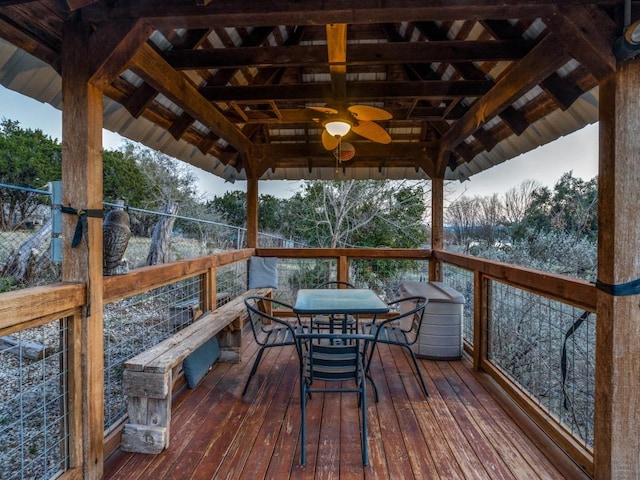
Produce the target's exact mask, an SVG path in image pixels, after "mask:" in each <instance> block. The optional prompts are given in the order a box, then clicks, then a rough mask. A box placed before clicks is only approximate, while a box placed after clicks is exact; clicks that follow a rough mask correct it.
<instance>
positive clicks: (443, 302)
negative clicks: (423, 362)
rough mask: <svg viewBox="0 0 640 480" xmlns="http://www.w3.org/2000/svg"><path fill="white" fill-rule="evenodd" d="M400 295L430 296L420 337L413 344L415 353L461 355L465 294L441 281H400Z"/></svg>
mask: <svg viewBox="0 0 640 480" xmlns="http://www.w3.org/2000/svg"><path fill="white" fill-rule="evenodd" d="M400 295H401V296H422V297H426V298H427V299H429V303H427V307H426V308H425V311H424V318H423V319H422V327H421V329H420V338H419V339H418V341H417V342H416V344H415V345H414V346H413V348H414V353H415V354H416V356H418V357H422V358H428V359H432V360H458V359H460V358H461V357H462V345H463V344H462V313H463V308H464V303H465V299H464V296H463V295H462V294H461V293H460V292H458V291H457V290H455V289H453V288H451V287H449V286H447V285H445V284H443V283H442V282H402V283H401V284H400Z"/></svg>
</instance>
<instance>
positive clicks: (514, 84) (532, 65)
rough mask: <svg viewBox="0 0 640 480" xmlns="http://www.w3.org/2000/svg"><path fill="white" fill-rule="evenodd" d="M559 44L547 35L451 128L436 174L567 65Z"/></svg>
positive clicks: (444, 141)
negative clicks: (471, 138) (455, 152)
mask: <svg viewBox="0 0 640 480" xmlns="http://www.w3.org/2000/svg"><path fill="white" fill-rule="evenodd" d="M558 44H559V42H558V39H557V38H556V37H555V36H554V35H547V36H546V37H545V38H544V39H542V41H541V42H540V43H539V44H538V45H536V46H535V47H534V48H533V50H532V51H531V52H530V53H529V54H528V55H527V56H526V57H525V58H523V59H522V61H520V62H519V63H517V64H515V65H513V66H512V68H511V69H510V70H509V71H508V72H507V73H505V74H504V75H503V76H502V77H501V78H500V79H499V80H498V81H497V82H496V84H495V86H494V87H493V88H492V89H491V90H490V91H489V92H487V93H486V94H485V95H484V96H483V97H482V98H481V99H480V100H478V101H477V102H476V103H474V104H473V105H472V106H471V107H470V108H469V110H468V111H467V113H466V114H465V115H464V117H462V118H461V119H460V120H458V121H456V122H454V123H453V124H452V125H451V127H450V128H449V129H448V130H447V131H446V132H445V134H444V135H443V137H442V145H441V147H440V155H439V157H438V164H437V166H436V174H437V175H442V176H443V175H444V170H445V168H446V166H447V163H448V155H449V152H451V151H452V150H453V149H454V148H456V147H457V146H458V144H460V143H461V142H463V141H464V140H465V139H466V138H467V137H468V136H470V135H472V134H473V133H474V132H475V131H477V130H478V129H479V128H480V127H481V126H482V125H483V124H484V123H486V122H487V121H488V120H490V119H492V118H493V117H495V116H496V115H498V114H500V113H501V112H502V111H503V110H504V109H505V108H507V107H508V106H509V104H511V103H513V102H514V101H515V100H516V99H518V98H520V97H521V96H522V95H524V94H525V93H526V92H528V91H529V90H531V88H533V87H534V86H536V85H537V84H539V83H540V82H542V81H543V80H544V79H546V78H547V77H549V75H551V74H553V73H554V72H555V71H556V70H558V69H559V68H560V67H561V66H563V65H564V64H565V63H566V62H567V60H568V55H567V54H566V52H565V51H564V50H563V49H562V48H561V47H559V45H558Z"/></svg>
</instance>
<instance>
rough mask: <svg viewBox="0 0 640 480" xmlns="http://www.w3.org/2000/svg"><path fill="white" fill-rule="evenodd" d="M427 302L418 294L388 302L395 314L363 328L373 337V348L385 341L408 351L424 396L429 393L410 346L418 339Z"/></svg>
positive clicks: (368, 366) (369, 362)
mask: <svg viewBox="0 0 640 480" xmlns="http://www.w3.org/2000/svg"><path fill="white" fill-rule="evenodd" d="M427 303H428V300H427V299H426V298H425V297H418V296H416V297H405V298H401V299H398V300H394V301H392V302H388V305H389V307H390V308H391V310H392V311H393V312H395V315H393V316H392V317H390V318H387V319H384V320H379V321H377V322H375V323H368V324H366V325H365V326H364V329H363V331H364V332H366V333H369V334H371V336H372V337H373V345H374V349H375V348H376V347H377V345H378V344H380V343H386V344H387V345H398V346H400V347H403V348H405V349H406V350H407V351H408V352H409V354H410V355H411V359H412V360H413V366H414V367H415V370H416V376H417V377H418V380H420V387H421V388H422V391H423V392H424V395H425V397H428V396H429V393H428V392H427V387H426V385H425V383H424V379H423V378H422V374H421V373H420V369H419V368H418V360H417V359H416V354H415V353H414V352H413V348H412V347H413V345H414V344H415V343H416V342H417V341H418V336H419V335H420V327H421V325H422V318H423V317H424V310H425V307H426V306H427ZM374 353H375V352H374V351H372V352H371V354H370V355H369V358H368V360H367V368H366V372H367V374H369V370H370V368H371V360H372V359H373V354H374Z"/></svg>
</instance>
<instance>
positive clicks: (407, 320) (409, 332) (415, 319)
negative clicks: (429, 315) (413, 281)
mask: <svg viewBox="0 0 640 480" xmlns="http://www.w3.org/2000/svg"><path fill="white" fill-rule="evenodd" d="M428 302H429V301H428V300H427V299H426V298H425V297H419V296H415V297H404V298H400V299H397V300H394V301H392V302H389V303H388V304H387V305H389V308H390V309H391V311H392V312H394V313H395V315H394V316H393V317H391V318H389V319H388V320H386V321H385V322H384V323H385V324H387V323H392V322H393V323H394V325H396V326H399V327H400V328H401V329H402V331H403V332H404V334H405V337H406V338H407V343H408V344H409V345H413V344H414V343H416V341H417V340H418V335H419V334H420V326H421V325H422V319H423V317H424V310H425V308H426V306H427V303H428Z"/></svg>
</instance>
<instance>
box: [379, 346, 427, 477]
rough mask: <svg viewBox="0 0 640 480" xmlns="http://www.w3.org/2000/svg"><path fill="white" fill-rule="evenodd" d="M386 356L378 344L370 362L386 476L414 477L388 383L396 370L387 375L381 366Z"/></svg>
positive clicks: (385, 351)
mask: <svg viewBox="0 0 640 480" xmlns="http://www.w3.org/2000/svg"><path fill="white" fill-rule="evenodd" d="M388 356H389V347H388V346H386V345H379V346H378V348H377V353H376V358H374V360H373V363H372V364H371V374H372V376H373V378H374V381H375V382H376V385H377V386H378V394H379V403H378V404H377V405H376V406H377V411H378V417H379V425H380V436H381V439H382V447H383V449H384V456H385V460H386V468H387V473H388V478H406V479H411V478H414V474H413V471H412V469H411V464H410V462H409V454H408V452H407V450H406V448H405V444H404V439H403V437H402V428H401V426H400V421H399V419H398V414H397V413H396V411H395V408H394V404H393V400H392V395H393V394H392V391H391V390H392V387H391V385H389V383H390V382H393V381H394V379H393V377H394V376H396V375H397V371H393V372H391V371H390V372H389V375H387V372H386V369H384V368H383V363H384V358H388ZM425 454H427V455H428V452H425Z"/></svg>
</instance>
